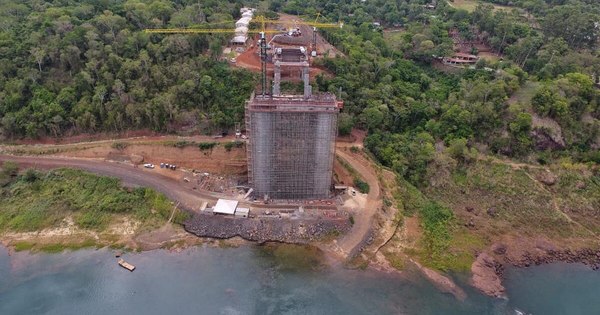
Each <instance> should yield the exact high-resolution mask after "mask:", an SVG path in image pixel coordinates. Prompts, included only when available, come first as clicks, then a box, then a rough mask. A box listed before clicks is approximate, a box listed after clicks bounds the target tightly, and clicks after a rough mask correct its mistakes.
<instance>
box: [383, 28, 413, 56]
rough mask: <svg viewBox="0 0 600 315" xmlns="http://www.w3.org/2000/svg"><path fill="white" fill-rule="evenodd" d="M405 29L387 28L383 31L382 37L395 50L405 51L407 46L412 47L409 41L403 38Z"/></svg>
mask: <svg viewBox="0 0 600 315" xmlns="http://www.w3.org/2000/svg"><path fill="white" fill-rule="evenodd" d="M405 34H406V31H405V30H400V29H399V30H389V31H384V32H383V38H384V39H385V40H386V42H387V43H388V44H389V45H390V48H392V49H393V50H395V51H405V50H406V49H408V48H412V46H411V43H410V42H407V41H406V40H405V38H404V37H405Z"/></svg>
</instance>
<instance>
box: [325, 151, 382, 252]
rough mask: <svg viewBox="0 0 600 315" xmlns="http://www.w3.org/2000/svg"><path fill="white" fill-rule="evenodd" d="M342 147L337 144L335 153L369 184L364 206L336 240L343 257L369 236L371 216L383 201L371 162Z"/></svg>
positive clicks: (353, 250)
mask: <svg viewBox="0 0 600 315" xmlns="http://www.w3.org/2000/svg"><path fill="white" fill-rule="evenodd" d="M355 145H356V144H355ZM344 147H346V145H341V146H338V148H337V150H336V155H337V156H339V157H340V158H342V159H344V160H345V161H346V162H348V163H349V164H350V165H351V166H352V167H353V168H354V169H355V170H356V171H357V172H358V173H359V174H360V175H361V176H362V177H363V179H364V180H365V181H366V182H367V183H368V184H369V193H368V194H367V202H366V204H365V206H364V208H362V209H358V213H355V214H354V225H353V226H352V229H351V230H350V232H349V233H347V234H346V235H345V236H344V237H342V238H341V239H340V240H339V241H338V242H337V245H338V248H337V251H338V252H340V254H342V255H343V256H344V257H348V256H351V255H352V254H353V253H354V252H355V251H356V250H358V248H357V247H359V246H360V245H362V243H363V241H364V240H365V238H367V237H369V234H370V233H369V232H370V230H371V227H372V225H373V218H374V216H375V213H376V212H377V210H378V209H380V208H381V206H382V204H383V202H382V196H381V188H380V186H379V179H378V178H377V173H376V172H375V170H374V169H373V167H372V166H371V162H369V161H368V160H367V159H365V158H364V157H363V156H361V155H359V154H353V153H350V152H348V151H346V150H345V148H344Z"/></svg>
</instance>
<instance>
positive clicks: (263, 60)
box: [144, 15, 343, 96]
mask: <svg viewBox="0 0 600 315" xmlns="http://www.w3.org/2000/svg"><path fill="white" fill-rule="evenodd" d="M317 19H318V17H317ZM253 20H256V22H258V23H259V24H260V30H248V31H247V33H248V34H260V39H259V45H260V64H261V92H262V95H263V96H265V94H266V89H267V40H266V37H265V34H267V33H281V31H278V30H267V29H266V24H286V25H309V26H313V32H314V31H316V27H323V28H325V27H328V28H333V27H339V28H342V27H343V23H317V20H315V22H303V21H297V20H294V21H280V20H270V19H267V18H265V17H264V16H261V15H259V16H256V17H254V18H253ZM228 22H235V21H227V22H222V23H228ZM235 31H236V30H235V29H233V28H149V29H145V30H144V32H146V33H150V34H219V33H235ZM315 36H316V35H315V34H313V45H316V43H315V41H316V37H315ZM313 50H316V47H315V46H313Z"/></svg>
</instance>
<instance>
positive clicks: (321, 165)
mask: <svg viewBox="0 0 600 315" xmlns="http://www.w3.org/2000/svg"><path fill="white" fill-rule="evenodd" d="M339 106H340V102H337V101H336V99H335V96H334V95H332V94H320V95H311V96H310V97H308V98H305V97H304V96H266V97H263V96H262V95H257V96H255V95H252V98H251V99H250V100H249V101H248V102H247V103H246V132H247V133H248V134H249V135H250V141H249V144H248V146H247V149H248V177H249V183H250V186H251V187H252V188H253V189H254V191H255V196H258V197H260V198H263V197H268V198H272V199H322V198H328V197H330V195H331V183H332V172H333V159H334V155H335V137H336V135H337V115H338V113H339Z"/></svg>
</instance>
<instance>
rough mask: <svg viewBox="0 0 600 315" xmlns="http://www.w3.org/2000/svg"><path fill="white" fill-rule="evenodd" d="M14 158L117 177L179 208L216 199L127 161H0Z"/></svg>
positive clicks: (33, 164) (3, 157)
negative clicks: (149, 190) (164, 197)
mask: <svg viewBox="0 0 600 315" xmlns="http://www.w3.org/2000/svg"><path fill="white" fill-rule="evenodd" d="M4 161H13V162H16V163H19V164H20V165H24V166H29V167H35V168H41V169H52V168H60V167H69V168H78V169H82V170H85V171H88V172H92V173H96V174H99V175H104V176H110V177H116V178H119V179H121V180H122V182H123V184H125V185H136V186H144V187H150V188H153V189H155V190H157V191H160V192H162V193H163V194H165V196H167V197H168V198H169V199H171V200H174V201H176V202H179V203H180V207H182V208H184V209H187V210H193V209H197V208H198V207H199V206H200V205H201V204H202V202H204V201H216V200H217V198H218V196H217V195H213V194H210V193H207V192H200V191H193V190H189V188H187V187H184V185H183V183H181V182H178V181H176V180H174V179H172V178H169V177H166V176H162V175H160V174H156V173H153V172H152V170H146V169H144V168H140V167H133V166H132V165H129V164H123V163H116V162H107V161H103V160H93V159H85V160H84V159H72V158H65V157H59V158H57V157H24V156H13V155H0V162H4Z"/></svg>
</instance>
